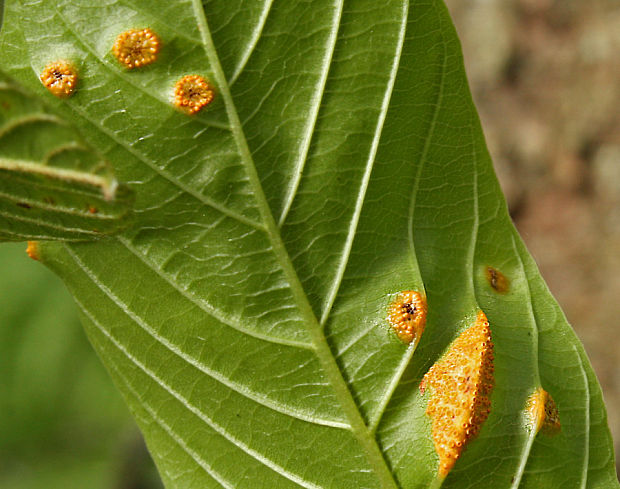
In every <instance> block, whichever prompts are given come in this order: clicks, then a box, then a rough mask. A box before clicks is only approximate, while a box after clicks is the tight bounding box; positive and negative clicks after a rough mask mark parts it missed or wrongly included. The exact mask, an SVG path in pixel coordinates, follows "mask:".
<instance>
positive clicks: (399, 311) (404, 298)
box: [388, 290, 426, 344]
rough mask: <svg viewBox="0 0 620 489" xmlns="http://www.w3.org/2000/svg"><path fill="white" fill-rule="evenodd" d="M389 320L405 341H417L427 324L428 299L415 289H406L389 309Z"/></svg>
mask: <svg viewBox="0 0 620 489" xmlns="http://www.w3.org/2000/svg"><path fill="white" fill-rule="evenodd" d="M388 321H389V323H390V326H392V329H393V330H394V331H395V332H396V334H397V335H398V337H399V338H400V339H401V341H402V342H403V343H407V344H409V343H411V342H412V341H413V342H415V343H417V342H418V341H420V338H421V337H422V333H423V332H424V327H425V326H426V299H425V298H424V297H423V296H422V295H421V294H420V293H419V292H416V291H415V290H405V291H403V292H401V293H400V294H398V297H397V298H396V300H395V301H394V302H392V304H390V307H389V309H388Z"/></svg>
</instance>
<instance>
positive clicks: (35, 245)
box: [26, 241, 41, 261]
mask: <svg viewBox="0 0 620 489" xmlns="http://www.w3.org/2000/svg"><path fill="white" fill-rule="evenodd" d="M26 254H27V255H28V256H29V257H30V258H32V259H33V260H37V261H40V260H41V253H40V251H39V242H38V241H28V246H27V247H26Z"/></svg>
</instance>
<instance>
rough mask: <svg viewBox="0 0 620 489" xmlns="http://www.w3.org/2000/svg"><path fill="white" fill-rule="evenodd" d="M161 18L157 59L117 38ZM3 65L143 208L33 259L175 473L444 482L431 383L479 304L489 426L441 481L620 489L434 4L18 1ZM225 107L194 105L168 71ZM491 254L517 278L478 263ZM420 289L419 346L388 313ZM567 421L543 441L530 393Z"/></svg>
mask: <svg viewBox="0 0 620 489" xmlns="http://www.w3.org/2000/svg"><path fill="white" fill-rule="evenodd" d="M143 27H150V28H151V29H153V30H154V31H155V32H157V33H158V35H159V36H160V37H161V39H162V41H163V49H162V52H161V53H160V56H159V59H158V61H157V62H156V63H154V64H152V65H150V66H147V67H143V68H141V69H137V70H125V69H124V68H122V67H121V65H119V64H118V63H117V61H116V60H115V59H114V56H113V55H112V53H111V46H112V44H113V43H114V40H115V38H116V36H117V35H118V34H119V33H121V32H123V31H124V30H126V29H131V28H143ZM0 49H1V50H2V52H3V60H2V66H3V68H4V69H6V70H7V71H9V72H10V74H11V76H13V77H14V78H16V79H18V80H19V81H20V82H21V83H22V84H24V85H25V86H27V87H28V88H29V89H30V90H32V91H35V92H36V93H38V94H39V95H40V96H42V97H48V98H49V94H47V93H46V92H45V89H44V88H43V87H42V86H41V85H40V83H39V82H38V78H37V74H38V73H39V72H40V70H41V69H42V68H43V66H45V64H46V63H48V62H50V61H54V60H55V59H60V58H63V59H68V60H69V61H71V62H73V63H74V64H76V65H78V66H80V88H79V90H78V91H77V92H76V93H75V95H74V96H72V97H71V98H69V99H67V100H65V101H64V102H63V103H62V104H59V105H58V110H59V111H60V112H61V113H62V114H63V115H64V116H65V117H66V118H68V119H70V120H73V121H74V122H75V124H76V125H78V126H79V127H80V129H81V132H82V134H83V135H84V137H85V139H87V141H88V142H89V143H90V144H92V145H93V146H94V147H95V148H96V149H97V150H98V151H99V152H101V153H102V154H103V155H104V156H105V158H106V159H107V160H108V161H110V162H112V164H113V165H114V167H115V173H116V175H117V178H118V179H119V180H120V181H124V182H127V183H128V184H129V185H130V186H131V188H132V189H133V190H134V191H135V194H136V204H135V214H136V217H135V225H134V226H133V227H132V228H131V229H129V230H127V231H125V232H123V233H122V234H121V235H119V236H117V237H114V238H110V239H107V240H105V241H101V242H94V243H85V244H62V243H50V244H45V245H44V246H42V249H41V259H42V261H43V262H44V263H46V264H47V265H48V266H50V267H51V268H52V269H54V270H55V271H56V272H57V273H58V274H59V275H60V276H61V277H62V278H63V279H64V280H65V281H66V283H67V284H68V286H69V288H70V289H71V291H72V292H73V294H74V296H75V298H76V301H77V303H78V305H79V306H80V309H81V310H82V314H83V318H84V323H85V327H86V330H87V333H88V335H89V337H90V339H91V342H92V343H93V345H94V346H95V348H96V349H97V351H98V352H99V354H100V356H101V357H102V359H103V360H104V362H105V363H106V365H107V367H108V368H109V370H110V372H111V374H112V376H113V377H114V379H115V381H116V383H117V385H118V387H119V388H120V390H121V391H122V392H123V394H124V396H125V398H126V399H127V402H128V403H129V405H130V407H131V408H132V410H133V412H134V415H135V416H136V418H137V420H138V422H139V424H140V425H141V428H142V430H143V432H144V434H145V437H146V439H147V443H148V445H149V447H150V450H151V451H152V453H153V455H154V458H155V459H156V462H157V464H158V466H159V469H160V473H161V475H162V478H163V479H164V482H165V483H166V484H167V486H168V487H178V488H194V487H195V488H204V487H226V488H252V489H256V488H263V487H264V488H276V487H277V488H286V487H306V488H361V487H363V488H378V487H382V488H396V487H401V488H413V487H428V486H429V485H431V484H435V485H438V484H440V483H441V481H440V480H438V479H436V474H437V467H438V458H437V455H436V453H435V451H434V447H433V443H432V438H431V433H430V421H429V420H428V418H427V416H426V415H425V409H426V404H427V401H428V394H426V395H424V396H423V395H421V394H420V392H419V389H418V385H419V382H420V380H421V378H422V376H423V375H424V373H425V372H426V371H427V370H428V368H429V367H430V366H431V365H432V364H433V363H434V362H435V361H436V360H437V359H438V358H439V357H440V356H441V354H442V353H443V352H445V351H446V349H447V348H448V347H449V345H450V343H451V341H452V340H453V339H454V338H456V336H457V335H458V334H459V333H460V332H461V331H463V330H464V329H465V328H466V327H468V326H469V325H470V324H471V323H472V321H473V318H474V317H475V315H476V313H477V311H478V310H479V309H482V310H483V311H484V312H485V313H486V314H487V316H488V318H489V320H490V323H491V329H492V332H493V333H492V334H493V342H494V344H495V384H496V386H495V389H494V392H493V395H492V410H491V415H490V417H489V419H488V420H487V421H486V423H485V424H484V425H483V427H482V430H481V432H480V434H479V436H478V438H477V439H476V440H475V441H472V442H471V443H470V444H469V445H468V446H467V448H466V450H465V451H464V453H463V455H462V457H461V458H460V459H459V460H458V461H457V464H456V466H455V468H454V470H453V471H452V472H451V473H450V474H449V476H448V477H447V478H446V479H445V481H444V483H443V486H444V487H450V488H452V487H454V488H466V487H498V488H517V487H519V488H542V487H548V488H557V487H567V488H568V487H570V488H573V487H574V488H581V487H589V488H590V487H591V488H617V487H618V483H617V480H616V477H615V474H614V466H613V450H612V444H611V438H610V435H609V430H608V428H607V422H606V414H605V409H604V405H603V401H602V398H601V392H600V388H599V386H598V383H597V382H596V380H595V378H594V375H593V373H592V369H591V367H590V365H589V363H588V360H587V358H586V356H585V353H584V351H583V348H582V347H581V345H580V344H579V342H578V340H577V339H576V337H575V335H574V334H573V333H572V331H571V329H570V327H569V326H568V324H567V323H566V320H565V318H564V316H563V315H562V313H561V311H560V310H559V309H558V307H557V305H556V303H555V301H554V300H553V298H552V297H551V296H550V294H549V292H548V291H547V289H546V287H545V285H544V283H543V282H542V280H541V279H540V276H539V274H538V272H537V270H536V267H535V265H534V264H533V262H532V260H531V258H530V257H529V255H528V254H527V252H526V251H525V250H524V248H523V245H522V243H521V241H520V239H519V237H518V236H517V234H516V232H515V230H514V228H513V226H512V223H511V222H510V219H509V217H508V213H507V210H506V206H505V203H504V200H503V197H502V196H501V192H500V190H499V187H498V184H497V181H496V178H495V176H494V173H493V169H492V165H491V162H490V159H489V156H488V153H487V151H486V148H485V143H484V138H483V135H482V131H481V128H480V125H479V122H478V117H477V114H476V111H475V109H474V107H473V104H472V101H471V97H470V94H469V91H468V87H467V82H466V79H465V75H464V70H463V66H462V58H461V53H460V47H459V44H458V40H457V38H456V34H455V32H454V30H453V27H452V25H451V22H450V19H449V17H448V14H447V12H446V10H445V7H444V6H443V4H442V3H441V2H439V1H426V2H415V3H411V4H410V3H409V2H406V1H402V2H376V1H370V0H358V1H356V2H354V3H347V4H344V2H343V1H336V0H334V1H331V2H327V1H313V2H302V1H287V2H275V1H271V0H263V1H258V0H257V1H255V2H242V1H241V0H226V1H224V0H205V1H204V2H202V3H201V2H199V1H197V0H193V1H192V2H190V1H170V0H167V1H164V0H154V1H150V2H146V1H130V0H126V1H123V2H119V1H117V0H108V1H104V2H98V3H97V5H95V4H94V3H93V2H87V1H84V0H83V1H75V0H72V1H68V0H62V1H58V2H47V1H42V0H28V1H17V0H13V1H9V2H7V7H6V11H5V26H4V31H3V34H2V37H1V39H0ZM187 74H198V75H201V76H204V77H206V78H207V79H208V80H209V81H210V83H211V84H212V85H213V86H214V87H215V90H216V99H215V101H214V102H213V103H212V104H211V106H209V107H208V108H207V109H206V110H203V111H202V112H201V113H199V114H197V115H195V116H188V115H186V114H184V113H182V112H180V111H177V110H175V109H174V107H173V106H172V104H171V100H172V90H173V86H174V84H175V82H176V81H177V80H178V79H180V78H181V77H182V76H184V75H187ZM488 266H491V267H494V268H496V269H498V270H500V271H501V272H502V273H503V274H504V275H505V276H506V277H507V278H508V279H509V282H510V287H509V290H508V291H507V292H506V293H504V294H499V293H497V292H496V291H495V290H494V289H493V288H492V287H491V285H490V284H489V281H488V280H487V278H486V276H485V271H486V269H487V267H488ZM409 289H413V290H419V291H421V292H425V294H426V297H427V300H428V310H429V313H428V321H427V327H426V331H425V333H424V335H423V336H422V339H421V341H420V343H419V345H418V347H417V349H415V348H413V347H407V346H406V345H404V344H402V343H401V342H400V341H399V340H398V339H397V337H396V335H395V334H394V333H393V332H392V331H391V330H390V328H389V326H388V324H387V320H386V316H387V308H388V305H389V304H390V302H391V301H392V300H393V299H394V297H395V296H396V294H397V293H398V292H399V291H402V290H409ZM540 386H542V387H543V388H544V389H546V390H547V391H548V392H549V393H550V394H551V395H552V396H553V398H554V399H555V401H556V402H557V404H558V407H559V411H560V418H561V423H562V431H561V433H560V434H559V435H557V436H555V437H552V438H546V437H544V436H543V435H539V436H534V434H533V433H532V432H531V431H532V430H530V429H529V428H528V422H527V421H526V419H525V409H526V403H527V399H528V397H529V396H530V395H531V394H532V393H533V392H534V390H535V389H536V388H538V387H540Z"/></svg>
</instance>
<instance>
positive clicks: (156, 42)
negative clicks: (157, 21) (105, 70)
mask: <svg viewBox="0 0 620 489" xmlns="http://www.w3.org/2000/svg"><path fill="white" fill-rule="evenodd" d="M160 48H161V41H160V39H159V37H158V36H157V34H155V32H154V31H153V30H152V29H150V28H148V27H147V28H145V29H130V30H128V31H125V32H122V33H121V34H119V35H118V37H117V38H116V41H114V46H112V52H113V53H114V56H116V59H117V60H118V62H119V63H121V64H122V65H124V66H125V67H126V68H128V69H130V70H131V69H133V68H139V67H141V66H146V65H150V64H151V63H154V62H155V61H157V55H158V54H159V50H160Z"/></svg>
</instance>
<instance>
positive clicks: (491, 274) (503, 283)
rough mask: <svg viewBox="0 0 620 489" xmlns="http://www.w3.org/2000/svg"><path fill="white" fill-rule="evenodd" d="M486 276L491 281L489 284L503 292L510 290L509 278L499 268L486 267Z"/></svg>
mask: <svg viewBox="0 0 620 489" xmlns="http://www.w3.org/2000/svg"><path fill="white" fill-rule="evenodd" d="M485 272H486V277H487V280H488V282H489V285H490V286H491V287H492V288H493V290H495V291H496V292H499V293H501V294H504V293H506V292H508V287H509V285H510V283H509V281H508V278H506V275H504V274H503V273H502V272H500V271H499V270H498V269H497V268H493V267H486V270H485Z"/></svg>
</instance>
